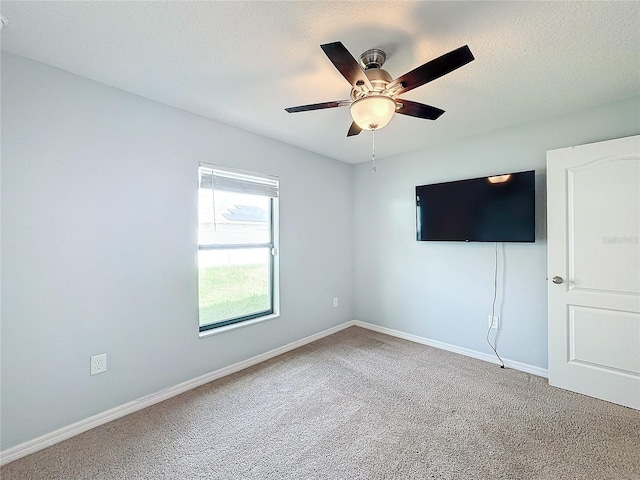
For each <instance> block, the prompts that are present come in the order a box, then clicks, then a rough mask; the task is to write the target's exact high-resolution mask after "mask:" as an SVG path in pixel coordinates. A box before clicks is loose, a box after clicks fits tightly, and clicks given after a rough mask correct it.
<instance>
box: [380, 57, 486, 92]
mask: <svg viewBox="0 0 640 480" xmlns="http://www.w3.org/2000/svg"><path fill="white" fill-rule="evenodd" d="M473 59H474V57H473V54H472V53H471V50H469V47H468V46H467V45H465V46H464V47H460V48H458V49H456V50H453V51H451V52H449V53H445V54H444V55H442V56H441V57H438V58H436V59H435V60H431V61H430V62H427V63H425V64H424V65H421V66H419V67H418V68H414V69H413V70H411V71H410V72H409V73H405V74H404V75H402V76H401V77H398V78H396V79H395V80H394V81H393V82H391V83H390V84H389V85H388V86H387V88H388V89H392V88H393V87H395V86H397V85H400V84H402V88H401V89H400V90H399V91H397V92H395V94H396V95H399V94H401V93H404V92H408V91H409V90H413V89H414V88H416V87H419V86H421V85H424V84H425V83H429V82H431V81H433V80H435V79H436V78H440V77H442V76H443V75H446V74H447V73H451V72H453V71H454V70H455V69H457V68H460V67H462V66H463V65H466V64H467V63H469V62H470V61H472V60H473Z"/></svg>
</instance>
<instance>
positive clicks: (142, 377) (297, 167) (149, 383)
mask: <svg viewBox="0 0 640 480" xmlns="http://www.w3.org/2000/svg"><path fill="white" fill-rule="evenodd" d="M283 114H284V113H283ZM199 161H206V162H209V163H213V164H216V165H221V166H230V167H235V168H242V169H246V170H252V171H256V172H262V173H267V174H273V175H278V176H280V184H281V201H280V213H281V224H280V227H281V230H280V232H281V233H280V239H281V251H280V252H281V255H280V278H281V290H282V295H281V317H280V318H278V319H275V320H271V321H268V322H263V323H261V324H258V325H254V326H250V327H246V328H241V329H238V330H235V331H232V332H227V333H224V334H220V335H214V336H211V337H207V338H202V339H200V338H199V337H198V317H197V289H196V281H197V275H196V248H197V244H196V228H197V223H196V197H197V196H196V188H197V173H196V172H197V166H198V162H199ZM351 177H352V168H351V166H350V165H347V164H344V163H342V162H338V161H335V160H331V159H328V158H324V157H321V156H319V155H315V154H312V153H309V152H305V151H302V150H299V149H296V148H294V147H290V146H287V145H285V144H282V143H279V142H276V141H273V140H269V139H266V138H264V137H260V136H256V135H253V134H250V133H246V132H243V131H241V130H238V129H235V128H231V127H228V126H225V125H222V124H220V123H217V122H214V121H211V120H207V119H205V118H202V117H198V116H195V115H191V114H188V113H186V112H183V111H180V110H176V109H173V108H170V107H166V106H163V105H160V104H158V103H155V102H152V101H149V100H146V99H143V98H140V97H137V96H134V95H130V94H128V93H125V92H122V91H119V90H116V89H113V88H109V87H107V86H105V85H102V84H98V83H95V82H92V81H90V80H87V79H84V78H80V77H77V76H74V75H71V74H68V73H65V72H63V71H60V70H57V69H54V68H51V67H48V66H45V65H43V64H39V63H35V62H32V61H28V60H25V59H23V58H20V57H16V56H12V55H10V54H6V53H4V52H3V54H2V251H1V255H2V278H1V280H2V345H1V346H2V385H1V386H2V390H1V391H2V410H1V411H2V417H1V418H2V445H1V448H2V449H3V450H4V449H7V448H9V447H11V446H14V445H16V444H18V443H21V442H23V441H26V440H30V439H33V438H35V437H37V436H40V435H42V434H45V433H48V432H51V431H53V430H56V429H58V428H61V427H64V426H67V425H69V424H71V423H73V422H76V421H78V420H81V419H84V418H87V417H89V416H91V415H94V414H96V413H99V412H102V411H105V410H107V409H110V408H112V407H115V406H119V405H121V404H124V403H126V402H128V401H131V400H134V399H137V398H139V397H142V396H145V395H148V394H151V393H154V392H157V391H160V390H162V389H164V388H166V387H169V386H173V385H176V384H178V383H181V382H183V381H186V380H190V379H193V378H195V377H197V376H199V375H202V374H204V373H208V372H211V371H213V370H216V369H218V368H220V367H223V366H227V365H230V364H233V363H235V362H238V361H241V360H244V359H247V358H249V357H252V356H254V355H257V354H260V353H263V352H266V351H269V350H271V349H273V348H276V347H279V346H282V345H285V344H287V343H290V342H292V341H295V340H298V339H301V338H303V337H306V336H308V335H311V334H313V333H316V332H319V331H322V330H325V329H327V328H330V327H332V326H335V325H338V324H341V323H343V322H346V321H348V320H351V319H353V306H352V298H353V287H352V285H353V272H352V264H353V263H352V228H351V226H352V214H351V205H352V203H353V201H352V178H351ZM326 184H329V185H331V195H326V189H325V188H324V187H323V185H326ZM334 296H338V297H339V298H340V306H339V308H337V309H334V308H333V306H332V298H333V297H334ZM101 352H107V354H108V372H107V373H106V374H101V375H97V376H93V377H91V376H89V357H90V356H91V355H94V354H97V353H101Z"/></svg>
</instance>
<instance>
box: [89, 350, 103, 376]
mask: <svg viewBox="0 0 640 480" xmlns="http://www.w3.org/2000/svg"><path fill="white" fill-rule="evenodd" d="M106 371H107V354H106V353H101V354H99V355H94V356H92V357H91V375H97V374H99V373H104V372H106Z"/></svg>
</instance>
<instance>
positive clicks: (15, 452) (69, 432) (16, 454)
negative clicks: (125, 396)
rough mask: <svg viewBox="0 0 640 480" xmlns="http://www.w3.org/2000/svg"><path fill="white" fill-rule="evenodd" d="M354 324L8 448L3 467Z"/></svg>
mask: <svg viewBox="0 0 640 480" xmlns="http://www.w3.org/2000/svg"><path fill="white" fill-rule="evenodd" d="M353 324H354V322H353V321H349V322H346V323H343V324H341V325H338V326H336V327H333V328H330V329H328V330H324V331H322V332H319V333H316V334H314V335H310V336H308V337H305V338H303V339H301V340H297V341H295V342H292V343H289V344H287V345H284V346H282V347H279V348H276V349H274V350H270V351H268V352H266V353H263V354H260V355H256V356H255V357H251V358H249V359H247V360H244V361H242V362H238V363H234V364H233V365H229V366H227V367H223V368H220V369H218V370H215V371H213V372H209V373H206V374H204V375H201V376H200V377H197V378H194V379H192V380H188V381H186V382H183V383H180V384H179V385H175V386H173V387H169V388H167V389H164V390H161V391H159V392H156V393H152V394H151V395H147V396H146V397H142V398H139V399H137V400H133V401H131V402H128V403H125V404H124V405H120V406H118V407H115V408H112V409H110V410H107V411H105V412H102V413H98V414H97V415H94V416H92V417H89V418H86V419H84V420H80V421H79V422H76V423H73V424H71V425H68V426H66V427H63V428H60V429H58V430H56V431H54V432H51V433H47V434H45V435H42V436H41V437H38V438H35V439H33V440H29V441H27V442H24V443H21V444H19V445H16V446H15V447H11V448H8V449H7V450H5V451H3V452H0V465H6V464H7V463H9V462H13V461H14V460H17V459H19V458H22V457H25V456H27V455H29V454H31V453H34V452H37V451H38V450H42V449H43V448H47V447H50V446H51V445H55V444H56V443H59V442H62V441H63V440H67V439H69V438H71V437H75V436H76V435H79V434H81V433H83V432H86V431H88V430H91V429H92V428H95V427H98V426H100V425H104V424H105V423H108V422H111V421H112V420H116V419H118V418H121V417H124V416H125V415H129V414H130V413H133V412H137V411H138V410H142V409H143V408H147V407H150V406H151V405H155V404H156V403H160V402H162V401H164V400H167V399H169V398H171V397H175V396H176V395H180V394H181V393H184V392H186V391H188V390H191V389H192V388H196V387H199V386H201V385H204V384H205V383H209V382H211V381H213V380H217V379H219V378H222V377H225V376H227V375H231V374H232V373H236V372H239V371H240V370H244V369H245V368H249V367H252V366H253V365H257V364H258V363H261V362H264V361H265V360H269V359H270V358H273V357H277V356H278V355H282V354H283V353H286V352H288V351H290V350H294V349H296V348H298V347H302V346H303V345H306V344H308V343H311V342H315V341H316V340H319V339H321V338H323V337H326V336H328V335H332V334H334V333H336V332H339V331H340V330H344V329H345V328H348V327H351V326H353Z"/></svg>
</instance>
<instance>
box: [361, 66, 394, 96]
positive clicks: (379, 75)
mask: <svg viewBox="0 0 640 480" xmlns="http://www.w3.org/2000/svg"><path fill="white" fill-rule="evenodd" d="M364 73H365V75H366V76H367V78H368V79H369V81H370V82H371V85H372V86H373V90H372V91H367V90H366V89H362V88H359V87H354V88H352V89H351V99H352V100H357V99H358V98H362V97H363V96H365V95H367V94H370V93H380V92H383V91H384V90H386V88H387V85H388V84H389V83H391V81H392V80H393V78H392V77H391V75H389V72H387V71H386V70H383V69H382V68H369V69H367V70H365V71H364Z"/></svg>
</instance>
